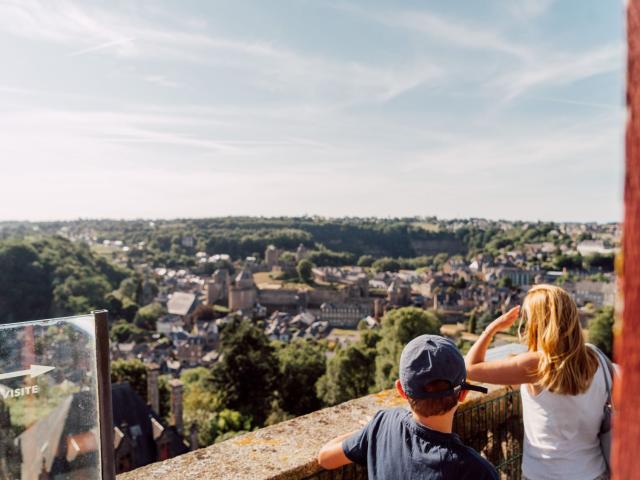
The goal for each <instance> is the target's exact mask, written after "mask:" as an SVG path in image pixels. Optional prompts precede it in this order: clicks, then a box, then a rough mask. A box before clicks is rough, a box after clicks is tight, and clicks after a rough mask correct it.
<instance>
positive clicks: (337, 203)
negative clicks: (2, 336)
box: [0, 0, 625, 221]
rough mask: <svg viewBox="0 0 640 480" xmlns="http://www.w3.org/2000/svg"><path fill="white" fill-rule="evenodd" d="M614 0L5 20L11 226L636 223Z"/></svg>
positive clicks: (619, 20) (21, 6)
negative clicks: (233, 220) (280, 219)
mask: <svg viewBox="0 0 640 480" xmlns="http://www.w3.org/2000/svg"><path fill="white" fill-rule="evenodd" d="M623 18H624V9H623V5H622V4H616V2H602V1H601V0H562V1H560V0H556V1H553V0H520V1H518V2H514V1H512V0H487V1H483V2H476V1H471V0H468V1H464V2H463V1H409V0H406V1H403V2H394V1H381V0H367V1H364V0H361V1H341V0H335V1H331V0H327V1H322V0H313V1H312V0H306V1H305V0H274V1H268V2H267V1H263V0H244V1H241V0H230V1H204V0H203V1H185V0H181V1H177V0H176V1H165V2H146V1H133V0H127V1H113V0H112V1H104V2H91V1H87V0H85V1H82V2H73V1H52V0H48V1H42V2H39V1H35V0H2V1H0V59H2V75H0V169H1V170H0V171H1V176H0V219H5V220H7V219H31V220H42V219H69V218H78V217H100V218H102V217H110V218H137V217H152V218H160V217H163V218H167V217H168V218H173V217H203V216H217V215H239V214H249V215H299V214H310V215H314V214H317V215H326V216H342V215H366V216H369V215H375V216H383V217H384V216H396V215H438V216H441V217H468V216H476V217H488V218H511V219H517V218H521V219H528V220H536V219H543V220H576V221H617V220H620V219H621V214H622V200H621V199H622V175H623V168H622V167H623V130H624V55H625V46H624V36H623V35H624V23H623Z"/></svg>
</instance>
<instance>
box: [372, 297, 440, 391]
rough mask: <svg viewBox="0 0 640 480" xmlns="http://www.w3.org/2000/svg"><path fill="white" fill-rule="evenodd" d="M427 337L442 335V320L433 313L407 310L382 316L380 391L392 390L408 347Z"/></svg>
mask: <svg viewBox="0 0 640 480" xmlns="http://www.w3.org/2000/svg"><path fill="white" fill-rule="evenodd" d="M423 334H432V335H439V334H440V320H439V319H438V317H437V316H436V315H435V314H434V313H433V312H428V311H425V310H422V309H421V308H417V307H404V308H399V309H397V310H392V311H390V312H388V313H387V314H386V315H385V316H384V317H382V323H381V328H380V337H381V338H380V341H379V342H378V343H377V345H376V350H377V357H376V375H375V378H376V381H375V384H376V389H378V390H382V389H385V388H391V387H392V386H393V384H394V382H395V380H396V379H397V378H398V364H399V363H400V354H401V353H402V349H403V348H404V346H405V345H406V344H407V343H409V342H410V341H411V340H413V339H414V338H415V337H417V336H419V335H423Z"/></svg>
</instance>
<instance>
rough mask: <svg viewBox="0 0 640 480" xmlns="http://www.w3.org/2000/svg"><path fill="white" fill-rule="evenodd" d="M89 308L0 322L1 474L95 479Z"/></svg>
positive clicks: (94, 373) (94, 372)
mask: <svg viewBox="0 0 640 480" xmlns="http://www.w3.org/2000/svg"><path fill="white" fill-rule="evenodd" d="M98 373H99V372H98V362H97V356H96V323H95V317H94V315H93V314H92V315H86V316H81V317H69V318H59V319H52V320H40V321H34V322H24V323H17V324H9V325H0V480H58V479H73V480H75V479H78V480H79V479H82V480H94V479H95V480H99V479H102V474H101V470H102V469H101V448H100V443H101V442H100V439H101V436H100V420H99V418H100V415H99V411H100V401H99V398H100V395H99V393H98V392H99V388H98V385H99V383H100V382H99V377H98Z"/></svg>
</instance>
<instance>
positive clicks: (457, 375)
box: [400, 335, 488, 399]
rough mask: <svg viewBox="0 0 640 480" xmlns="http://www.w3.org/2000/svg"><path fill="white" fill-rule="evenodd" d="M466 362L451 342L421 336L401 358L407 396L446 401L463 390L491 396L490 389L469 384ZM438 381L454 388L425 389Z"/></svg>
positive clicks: (403, 387)
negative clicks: (431, 390)
mask: <svg viewBox="0 0 640 480" xmlns="http://www.w3.org/2000/svg"><path fill="white" fill-rule="evenodd" d="M466 379H467V368H466V366H465V364H464V358H463V357H462V354H461V353H460V351H459V350H458V348H457V347H456V345H455V344H454V343H453V342H452V341H451V340H449V339H447V338H444V337H441V336H439V335H420V336H419V337H416V338H414V339H413V340H411V341H410V342H409V343H407V345H406V346H405V347H404V350H402V355H401V356H400V383H401V384H402V389H403V390H404V391H405V393H406V394H407V396H409V397H411V398H415V399H423V398H443V397H448V396H450V395H454V394H457V393H459V392H460V391H461V390H474V391H476V392H482V393H487V391H488V390H487V389H486V388H484V387H481V386H479V385H471V384H469V383H467V382H466ZM436 380H445V381H447V382H449V384H450V385H451V388H450V389H449V390H444V391H440V392H427V391H426V390H425V386H427V385H428V384H430V383H431V382H434V381H436Z"/></svg>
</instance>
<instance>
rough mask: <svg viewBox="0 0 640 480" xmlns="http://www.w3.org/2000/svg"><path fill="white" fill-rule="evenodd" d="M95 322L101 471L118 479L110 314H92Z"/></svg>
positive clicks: (106, 479) (111, 479) (110, 479)
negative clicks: (114, 433)
mask: <svg viewBox="0 0 640 480" xmlns="http://www.w3.org/2000/svg"><path fill="white" fill-rule="evenodd" d="M91 313H92V314H93V318H94V321H95V329H96V330H95V332H96V335H95V342H96V343H95V349H96V350H95V351H96V363H97V372H98V378H97V379H96V380H97V381H96V384H97V387H98V421H99V426H100V470H101V471H102V480H114V479H115V478H116V470H115V458H114V450H113V410H112V405H111V358H110V352H109V314H108V312H107V311H106V310H97V311H94V312H91Z"/></svg>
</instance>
